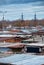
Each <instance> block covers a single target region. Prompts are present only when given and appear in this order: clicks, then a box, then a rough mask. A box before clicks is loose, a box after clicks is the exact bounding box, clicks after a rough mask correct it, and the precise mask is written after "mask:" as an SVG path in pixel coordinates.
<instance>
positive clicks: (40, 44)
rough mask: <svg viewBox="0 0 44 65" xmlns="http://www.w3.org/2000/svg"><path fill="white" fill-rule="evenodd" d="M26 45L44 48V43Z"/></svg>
mask: <svg viewBox="0 0 44 65" xmlns="http://www.w3.org/2000/svg"><path fill="white" fill-rule="evenodd" d="M26 45H28V46H41V47H43V46H44V44H43V43H40V42H38V43H31V44H26Z"/></svg>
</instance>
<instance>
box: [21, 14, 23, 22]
mask: <svg viewBox="0 0 44 65" xmlns="http://www.w3.org/2000/svg"><path fill="white" fill-rule="evenodd" d="M21 20H22V21H23V13H22V14H21Z"/></svg>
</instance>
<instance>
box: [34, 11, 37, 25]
mask: <svg viewBox="0 0 44 65" xmlns="http://www.w3.org/2000/svg"><path fill="white" fill-rule="evenodd" d="M36 25H37V22H36V12H35V15H34V26H36Z"/></svg>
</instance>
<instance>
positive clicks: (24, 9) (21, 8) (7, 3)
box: [0, 0, 44, 20]
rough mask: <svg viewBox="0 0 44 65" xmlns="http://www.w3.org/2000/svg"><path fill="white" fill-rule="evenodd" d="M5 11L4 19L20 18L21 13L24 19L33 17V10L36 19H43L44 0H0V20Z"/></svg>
mask: <svg viewBox="0 0 44 65" xmlns="http://www.w3.org/2000/svg"><path fill="white" fill-rule="evenodd" d="M1 11H2V12H1ZM5 11H7V12H6V13H4V16H5V20H16V19H21V13H23V15H24V19H26V20H29V19H34V14H35V12H36V15H37V19H44V0H0V20H2V17H3V12H5Z"/></svg>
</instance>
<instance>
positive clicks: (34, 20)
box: [34, 12, 36, 22]
mask: <svg viewBox="0 0 44 65" xmlns="http://www.w3.org/2000/svg"><path fill="white" fill-rule="evenodd" d="M34 21H35V22H36V12H35V15H34Z"/></svg>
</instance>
